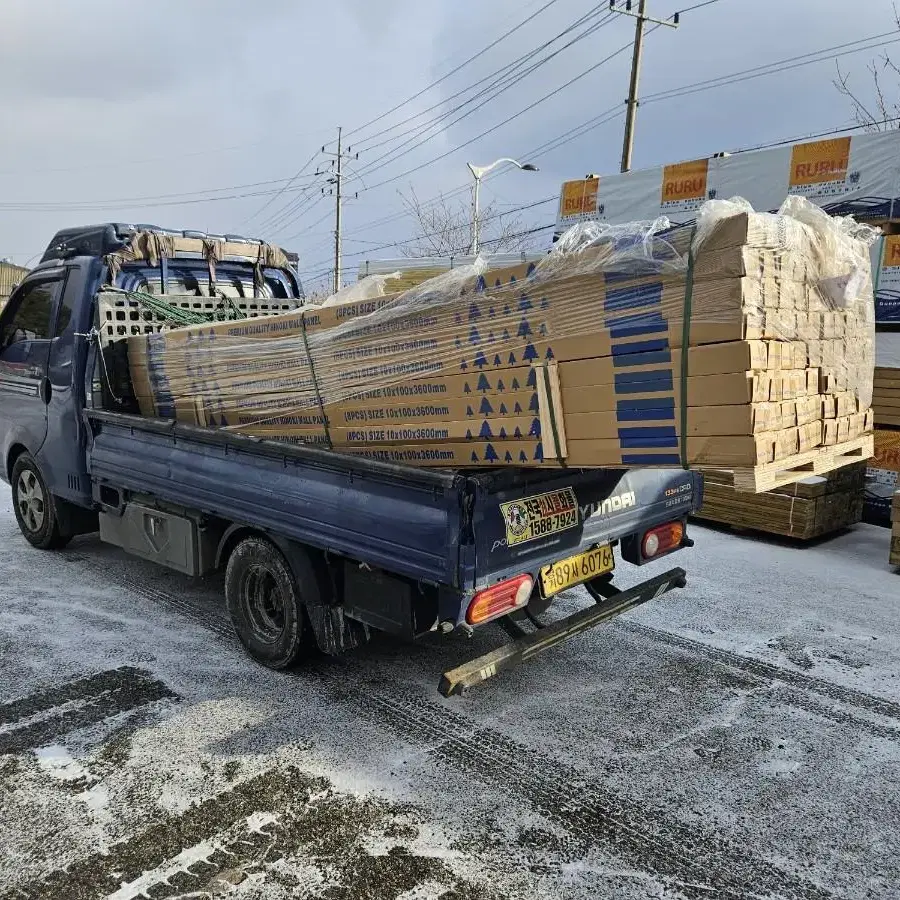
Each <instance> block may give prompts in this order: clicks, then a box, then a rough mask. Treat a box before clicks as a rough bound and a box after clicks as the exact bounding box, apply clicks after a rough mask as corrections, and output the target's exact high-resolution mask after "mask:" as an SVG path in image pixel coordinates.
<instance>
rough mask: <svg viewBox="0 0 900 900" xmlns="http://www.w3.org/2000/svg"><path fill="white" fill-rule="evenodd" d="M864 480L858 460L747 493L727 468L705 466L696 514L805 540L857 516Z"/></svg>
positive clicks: (700, 517)
mask: <svg viewBox="0 0 900 900" xmlns="http://www.w3.org/2000/svg"><path fill="white" fill-rule="evenodd" d="M865 481H866V470H865V464H857V465H853V466H847V467H845V468H841V469H836V470H835V471H833V472H829V473H828V474H827V475H824V476H823V475H811V476H808V477H806V478H801V479H800V480H799V481H795V482H794V483H793V484H789V485H785V486H784V487H780V488H777V489H776V490H774V491H766V492H765V493H761V494H748V493H745V492H741V491H738V490H737V489H736V488H735V486H734V482H733V477H732V476H731V473H729V472H721V471H712V472H705V473H704V478H703V482H704V487H703V508H702V509H701V510H700V511H699V512H698V513H696V518H697V519H703V520H706V521H710V522H717V523H719V524H722V525H730V526H731V527H733V528H737V529H749V530H753V531H763V532H766V533H768V534H777V535H782V536H783V537H791V538H797V539H798V540H810V539H812V538H817V537H821V536H822V535H825V534H830V533H831V532H833V531H838V530H840V529H842V528H847V527H848V526H850V525H855V524H856V523H857V522H859V521H860V519H861V518H862V511H863V493H864V488H865Z"/></svg>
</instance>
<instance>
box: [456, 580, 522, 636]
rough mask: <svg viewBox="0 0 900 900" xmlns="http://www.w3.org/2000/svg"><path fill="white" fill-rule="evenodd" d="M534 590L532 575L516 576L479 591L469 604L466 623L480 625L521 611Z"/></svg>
mask: <svg viewBox="0 0 900 900" xmlns="http://www.w3.org/2000/svg"><path fill="white" fill-rule="evenodd" d="M533 589H534V579H533V578H532V577H531V576H530V575H516V577H515V578H508V579H507V580H506V581H500V582H498V583H497V584H494V585H491V586H490V587H489V588H485V589H484V590H483V591H479V592H478V593H477V594H476V595H475V596H474V597H473V598H472V602H471V603H470V604H469V609H468V610H467V611H466V621H467V622H468V623H469V624H470V625H480V624H481V623H482V622H487V621H489V620H490V619H496V618H497V617H498V616H502V615H505V614H506V613H508V612H512V611H513V610H514V609H521V608H522V607H523V606H525V604H526V603H528V600H529V598H530V597H531V592H532V590H533Z"/></svg>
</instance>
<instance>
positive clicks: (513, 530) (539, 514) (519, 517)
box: [500, 488, 578, 547]
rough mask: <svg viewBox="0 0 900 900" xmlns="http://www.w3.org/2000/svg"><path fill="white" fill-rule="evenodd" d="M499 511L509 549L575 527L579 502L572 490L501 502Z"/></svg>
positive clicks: (567, 489)
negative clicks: (504, 526)
mask: <svg viewBox="0 0 900 900" xmlns="http://www.w3.org/2000/svg"><path fill="white" fill-rule="evenodd" d="M500 512H501V514H502V515H503V522H504V524H505V525H506V543H507V546H509V547H512V546H513V545H514V544H524V543H525V542H526V541H534V540H537V539H538V538H543V537H547V535H550V534H556V533H557V532H559V531H565V530H566V529H568V528H575V527H577V525H578V501H577V499H576V498H575V491H573V490H572V488H564V489H563V490H561V491H549V492H548V493H546V494H538V495H537V496H536V497H523V498H522V499H521V500H513V501H511V502H510V503H501V504H500Z"/></svg>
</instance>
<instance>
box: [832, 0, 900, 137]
mask: <svg viewBox="0 0 900 900" xmlns="http://www.w3.org/2000/svg"><path fill="white" fill-rule="evenodd" d="M891 6H892V9H893V14H894V15H893V18H894V24H895V25H896V27H897V30H898V31H900V10H898V8H897V3H896V0H894V2H893V3H892V4H891ZM834 64H835V68H836V69H837V78H836V79H834V81H833V82H832V83H833V84H834V86H835V88H836V89H837V91H838V93H840V94H843V96H845V97H846V98H847V99H848V100H849V101H850V106H851V108H852V110H853V118H854V119H855V121H856V124H857V125H859V126H860V127H861V128H864V129H865V130H866V131H890V130H891V129H895V128H900V66H898V65H897V64H896V63H895V62H894V61H893V60H892V59H891V57H890V56H889V55H888V54H887V53H884V54H882V55H881V57H880V59H879V60H872V61H871V62H870V63H869V64H868V66H867V67H866V68H867V69H868V71H869V74H870V75H871V92H872V94H873V97H872V101H871V102H872V103H873V104H874V106H872V108H873V109H874V110H876V111H877V113H878V115H877V116H876V115H873V114H872V112H870V111H869V103H870V101H869V100H868V99H867V100H866V101H865V102H863V99H862V98H861V95H860V94H859V93H858V92H857V91H855V90H853V89H852V88H851V87H850V76H849V73H848V74H844V73H843V72H842V71H841V67H840V64H839V63H838V61H837V60H835V61H834ZM885 73H890V75H891V76H892V77H891V78H890V79H889V80H890V81H892V82H894V83H893V84H892V85H891V86H890V87H888V86H886V85H885V84H884V75H885ZM889 98H891V99H889Z"/></svg>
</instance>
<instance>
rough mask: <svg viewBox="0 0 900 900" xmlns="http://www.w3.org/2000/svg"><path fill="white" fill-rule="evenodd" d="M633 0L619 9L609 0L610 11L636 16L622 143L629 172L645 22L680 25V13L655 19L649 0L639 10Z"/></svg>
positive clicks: (641, 0)
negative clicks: (648, 9)
mask: <svg viewBox="0 0 900 900" xmlns="http://www.w3.org/2000/svg"><path fill="white" fill-rule="evenodd" d="M631 5H632V4H631V0H625V8H624V9H617V8H616V0H609V9H610V12H616V13H620V14H622V15H625V16H634V18H635V23H634V52H633V53H632V56H631V82H630V84H629V86H628V99H627V100H626V101H625V103H626V107H625V140H624V142H623V144H622V171H623V172H627V171H628V170H629V169H630V168H631V151H632V150H633V148H634V120H635V117H636V115H637V108H638V82H639V81H640V77H641V54H642V53H643V50H644V23H645V22H653V23H655V24H656V25H665V26H667V27H668V28H677V27H678V19H679V15H678V13H675V15H674V16H672V18H671V19H654V18H653V17H652V16H648V15H647V0H638V10H637V12H634V11H633V10H632V8H631Z"/></svg>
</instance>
